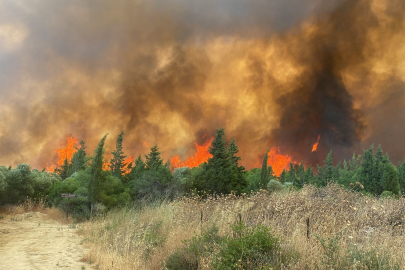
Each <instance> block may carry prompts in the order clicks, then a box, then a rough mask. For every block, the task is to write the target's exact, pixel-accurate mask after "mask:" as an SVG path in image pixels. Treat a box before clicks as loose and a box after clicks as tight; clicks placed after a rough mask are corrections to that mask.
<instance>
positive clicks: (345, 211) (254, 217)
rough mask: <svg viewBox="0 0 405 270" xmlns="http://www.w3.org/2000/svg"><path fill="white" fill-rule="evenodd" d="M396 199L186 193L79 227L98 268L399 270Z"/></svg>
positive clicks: (327, 193)
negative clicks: (201, 195) (186, 194)
mask: <svg viewBox="0 0 405 270" xmlns="http://www.w3.org/2000/svg"><path fill="white" fill-rule="evenodd" d="M404 203H405V199H404V198H399V199H392V198H380V199H376V198H374V197H369V196H364V195H362V194H361V193H358V192H354V191H350V190H346V189H343V188H341V187H339V186H338V185H336V184H330V185H328V186H326V187H322V188H316V187H313V186H305V187H304V188H303V189H301V190H299V191H288V190H281V191H276V192H274V193H270V192H267V191H264V190H262V191H260V192H257V193H255V194H251V195H250V196H246V195H241V196H235V195H227V196H220V197H212V196H209V197H208V198H206V199H203V198H202V197H200V196H193V197H189V198H187V197H184V198H181V199H177V200H174V201H171V202H162V203H159V204H156V205H150V206H147V207H144V208H142V209H139V208H138V209H136V208H130V207H127V208H121V209H116V210H112V211H110V212H108V213H107V214H106V215H105V216H103V217H99V218H96V219H95V220H93V221H92V222H87V223H85V224H84V226H83V227H84V230H83V234H84V237H85V242H86V243H87V244H88V245H89V247H90V253H89V255H88V256H89V257H88V259H89V260H91V261H94V262H95V263H96V264H98V267H99V268H100V269H110V268H111V266H112V265H114V267H117V268H118V269H404V268H405V257H404V254H403V252H402V250H403V249H404V248H405V236H404V227H403V226H404V224H405V209H404Z"/></svg>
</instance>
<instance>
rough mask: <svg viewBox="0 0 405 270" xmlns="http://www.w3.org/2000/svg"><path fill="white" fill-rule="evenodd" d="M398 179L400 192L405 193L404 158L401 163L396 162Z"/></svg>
mask: <svg viewBox="0 0 405 270" xmlns="http://www.w3.org/2000/svg"><path fill="white" fill-rule="evenodd" d="M398 181H399V186H400V189H401V192H402V193H403V194H404V193H405V159H404V161H403V162H402V163H399V164H398Z"/></svg>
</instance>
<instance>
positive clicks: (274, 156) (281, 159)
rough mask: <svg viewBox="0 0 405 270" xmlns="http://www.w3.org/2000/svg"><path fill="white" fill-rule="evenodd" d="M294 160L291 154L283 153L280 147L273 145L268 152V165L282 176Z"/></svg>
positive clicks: (276, 173)
mask: <svg viewBox="0 0 405 270" xmlns="http://www.w3.org/2000/svg"><path fill="white" fill-rule="evenodd" d="M291 162H292V158H291V157H290V156H289V155H282V154H281V153H280V148H279V147H273V148H271V150H270V151H269V153H268V157H267V165H268V166H269V165H271V167H272V168H273V172H274V174H275V175H277V176H280V174H281V173H282V172H283V170H284V169H288V166H289V165H290V163H291Z"/></svg>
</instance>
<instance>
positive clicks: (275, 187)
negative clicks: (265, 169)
mask: <svg viewBox="0 0 405 270" xmlns="http://www.w3.org/2000/svg"><path fill="white" fill-rule="evenodd" d="M267 189H268V190H269V191H270V192H275V191H280V190H282V189H283V184H281V183H280V182H279V181H277V180H274V179H272V180H270V181H269V183H268V184H267Z"/></svg>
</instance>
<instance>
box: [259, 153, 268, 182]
mask: <svg viewBox="0 0 405 270" xmlns="http://www.w3.org/2000/svg"><path fill="white" fill-rule="evenodd" d="M268 155H269V150H267V152H266V154H265V155H264V157H263V163H262V171H261V175H260V188H262V189H266V188H267V183H268V182H269V181H268V174H267V159H268Z"/></svg>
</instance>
